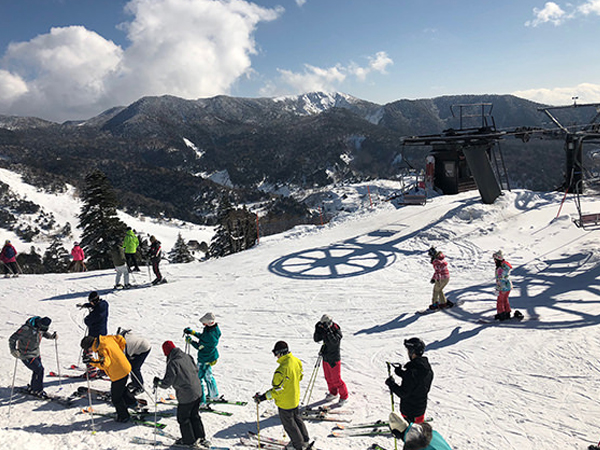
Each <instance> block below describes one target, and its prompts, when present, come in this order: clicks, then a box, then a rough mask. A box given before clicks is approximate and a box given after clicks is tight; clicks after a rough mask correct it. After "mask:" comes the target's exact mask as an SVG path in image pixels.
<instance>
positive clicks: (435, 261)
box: [429, 247, 454, 309]
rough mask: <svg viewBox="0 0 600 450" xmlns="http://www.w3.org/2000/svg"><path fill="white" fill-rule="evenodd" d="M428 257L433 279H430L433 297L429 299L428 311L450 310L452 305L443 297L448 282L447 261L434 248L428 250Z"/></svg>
mask: <svg viewBox="0 0 600 450" xmlns="http://www.w3.org/2000/svg"><path fill="white" fill-rule="evenodd" d="M429 256H430V258H431V264H432V265H433V270H434V273H433V277H431V284H433V296H432V298H431V305H429V309H438V308H450V307H452V306H454V303H452V302H451V301H449V300H447V299H446V296H445V295H444V288H445V287H446V285H447V284H448V282H449V281H450V271H449V270H448V261H446V257H445V256H444V254H443V253H442V252H439V251H437V250H436V249H435V247H431V248H430V249H429Z"/></svg>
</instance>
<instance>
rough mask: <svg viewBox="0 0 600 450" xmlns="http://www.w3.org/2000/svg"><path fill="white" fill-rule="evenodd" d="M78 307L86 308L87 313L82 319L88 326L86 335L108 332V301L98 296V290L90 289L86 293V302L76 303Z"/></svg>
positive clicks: (99, 334)
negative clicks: (87, 293)
mask: <svg viewBox="0 0 600 450" xmlns="http://www.w3.org/2000/svg"><path fill="white" fill-rule="evenodd" d="M77 306H78V307H79V308H88V309H89V310H90V312H89V314H88V315H87V316H85V319H83V321H84V322H85V324H86V325H87V327H88V332H87V334H88V336H93V337H98V336H106V335H107V334H108V331H107V329H108V327H107V324H108V302H107V301H106V300H103V299H101V298H100V295H98V292H96V291H92V292H90V295H88V303H84V304H79V305H77Z"/></svg>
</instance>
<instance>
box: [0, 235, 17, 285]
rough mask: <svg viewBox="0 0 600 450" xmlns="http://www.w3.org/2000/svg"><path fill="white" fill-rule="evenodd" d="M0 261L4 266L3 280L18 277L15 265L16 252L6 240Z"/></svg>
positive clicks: (0, 254) (0, 253)
mask: <svg viewBox="0 0 600 450" xmlns="http://www.w3.org/2000/svg"><path fill="white" fill-rule="evenodd" d="M0 261H2V262H3V265H4V278H9V277H10V276H11V275H12V276H13V277H18V276H19V266H18V265H17V250H15V248H14V247H13V245H12V244H11V243H10V241H9V240H8V239H7V240H6V242H4V247H2V251H1V252H0Z"/></svg>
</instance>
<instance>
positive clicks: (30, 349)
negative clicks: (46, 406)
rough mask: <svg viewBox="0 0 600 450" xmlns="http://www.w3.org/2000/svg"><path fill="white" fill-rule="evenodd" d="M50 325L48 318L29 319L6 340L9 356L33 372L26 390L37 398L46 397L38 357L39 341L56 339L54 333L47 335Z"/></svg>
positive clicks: (42, 369)
mask: <svg viewBox="0 0 600 450" xmlns="http://www.w3.org/2000/svg"><path fill="white" fill-rule="evenodd" d="M51 323H52V319H50V318H49V317H39V316H35V317H31V318H30V319H27V322H25V324H24V325H23V326H22V327H21V328H19V329H18V330H17V331H16V332H15V333H13V335H12V336H11V337H10V338H9V339H8V345H9V347H10V354H11V355H13V356H14V357H15V358H17V359H20V360H21V361H23V364H25V366H26V367H27V368H28V369H29V370H31V372H33V373H32V374H31V383H30V384H29V386H28V388H27V390H28V391H29V392H30V393H31V394H33V395H36V396H38V397H42V398H44V397H46V393H45V392H44V366H43V365H42V357H41V355H40V341H41V340H42V337H44V338H46V339H56V331H55V332H54V333H49V332H48V328H49V327H50V324H51Z"/></svg>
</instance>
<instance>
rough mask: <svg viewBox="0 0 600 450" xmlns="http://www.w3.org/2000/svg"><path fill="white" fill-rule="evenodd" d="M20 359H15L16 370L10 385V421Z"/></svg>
mask: <svg viewBox="0 0 600 450" xmlns="http://www.w3.org/2000/svg"><path fill="white" fill-rule="evenodd" d="M18 362H19V358H15V369H14V370H13V377H12V384H11V385H10V400H9V401H8V418H9V419H10V410H11V409H12V399H13V394H14V392H15V377H16V376H17V363H18Z"/></svg>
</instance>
